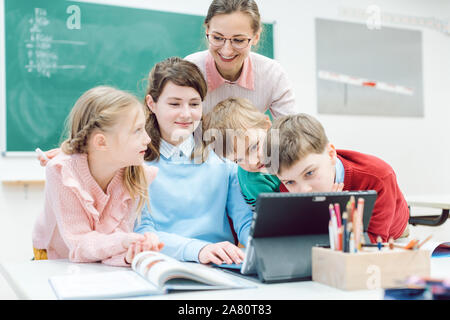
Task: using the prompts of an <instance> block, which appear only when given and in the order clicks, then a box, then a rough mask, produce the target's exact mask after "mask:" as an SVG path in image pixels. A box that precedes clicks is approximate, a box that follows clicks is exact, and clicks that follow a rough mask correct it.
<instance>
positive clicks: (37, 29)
mask: <svg viewBox="0 0 450 320" xmlns="http://www.w3.org/2000/svg"><path fill="white" fill-rule="evenodd" d="M28 22H29V24H30V29H29V32H30V37H29V39H27V40H25V47H26V49H27V58H28V62H27V64H26V65H25V69H26V70H27V71H28V72H30V73H33V72H36V73H37V74H38V75H40V76H44V77H47V78H50V77H51V75H52V74H54V73H55V72H57V71H58V70H67V69H85V68H86V66H85V65H76V64H74V65H70V64H64V65H59V64H58V54H57V48H56V47H55V46H57V45H72V46H84V45H86V44H87V43H86V42H83V41H71V40H54V39H53V36H51V35H49V34H46V33H45V29H46V27H47V26H49V25H50V24H51V22H50V20H49V18H48V17H47V10H45V9H41V8H35V9H34V17H32V18H31V19H30V20H28Z"/></svg>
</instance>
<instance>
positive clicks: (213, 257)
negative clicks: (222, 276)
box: [198, 241, 244, 265]
mask: <svg viewBox="0 0 450 320" xmlns="http://www.w3.org/2000/svg"><path fill="white" fill-rule="evenodd" d="M198 258H199V261H200V263H204V264H207V263H215V264H217V265H220V264H223V263H226V264H232V263H236V264H240V263H242V261H243V260H244V252H243V251H242V250H241V249H240V248H239V247H237V246H235V245H234V244H232V243H231V242H228V241H223V242H218V243H211V244H208V245H206V246H204V247H203V248H202V249H201V250H200V253H199V254H198Z"/></svg>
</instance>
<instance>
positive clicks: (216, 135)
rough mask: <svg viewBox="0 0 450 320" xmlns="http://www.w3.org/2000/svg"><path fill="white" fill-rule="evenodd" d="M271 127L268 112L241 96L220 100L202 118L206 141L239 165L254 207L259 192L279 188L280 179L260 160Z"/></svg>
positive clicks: (242, 182)
mask: <svg viewBox="0 0 450 320" xmlns="http://www.w3.org/2000/svg"><path fill="white" fill-rule="evenodd" d="M270 126H271V121H270V119H269V117H268V116H267V115H265V114H263V113H262V112H260V111H259V110H258V109H256V108H255V107H254V106H253V105H252V104H251V103H250V101H248V100H246V99H240V98H228V99H226V100H224V101H222V102H219V103H218V104H217V105H216V106H215V107H214V109H213V110H212V111H211V112H209V113H208V114H207V115H206V116H204V119H203V133H204V135H203V138H204V142H205V143H206V144H211V145H212V147H213V149H214V151H215V152H216V153H217V154H218V155H219V156H221V157H224V158H227V159H229V160H231V161H234V162H235V163H237V164H238V165H239V168H238V179H239V185H240V187H241V191H242V194H243V196H244V199H245V201H246V202H247V203H248V204H249V205H251V206H252V208H254V206H255V204H256V199H257V198H258V195H259V194H260V193H262V192H279V191H280V180H279V179H278V178H277V177H276V176H275V175H271V174H269V173H268V171H267V170H266V169H265V165H264V163H262V162H261V159H262V158H263V157H262V156H261V152H262V147H263V142H264V139H265V137H266V135H267V131H268V130H269V128H270Z"/></svg>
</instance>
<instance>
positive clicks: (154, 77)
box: [144, 57, 208, 161]
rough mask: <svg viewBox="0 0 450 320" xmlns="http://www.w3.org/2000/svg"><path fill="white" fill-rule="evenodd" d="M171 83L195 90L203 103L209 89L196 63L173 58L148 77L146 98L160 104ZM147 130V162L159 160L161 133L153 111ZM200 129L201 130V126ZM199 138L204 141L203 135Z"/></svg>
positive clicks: (158, 66) (151, 72)
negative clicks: (149, 97) (166, 86)
mask: <svg viewBox="0 0 450 320" xmlns="http://www.w3.org/2000/svg"><path fill="white" fill-rule="evenodd" d="M169 81H170V82H172V83H173V84H175V85H177V86H181V87H190V88H193V89H195V90H196V91H197V92H198V94H199V95H200V97H201V99H202V101H203V100H204V99H205V97H206V93H207V88H208V87H207V84H206V81H205V78H204V77H203V74H202V72H201V71H200V69H199V68H198V67H197V66H196V65H195V64H194V63H192V62H190V61H187V60H183V59H181V58H179V57H171V58H168V59H165V60H163V61H161V62H159V63H157V64H155V66H154V67H153V68H152V70H151V71H150V73H149V75H148V87H147V91H146V96H147V95H150V96H151V97H152V99H153V101H154V102H158V99H159V97H160V96H161V93H162V92H163V90H164V87H165V85H166V84H167V82H169ZM144 103H146V102H144ZM145 128H146V130H147V133H148V135H149V136H150V139H151V142H150V145H149V148H148V149H147V152H146V154H145V160H147V161H152V160H155V159H159V155H160V153H159V147H160V145H161V131H160V129H159V124H158V120H157V119H156V115H155V114H154V113H153V112H151V110H150V115H149V118H148V120H147V123H146V126H145ZM198 128H199V129H200V130H201V125H199V127H198ZM199 137H200V139H201V140H202V136H201V134H200V136H199ZM196 145H198V146H200V145H202V143H197V141H196ZM202 150H203V149H202ZM192 158H193V157H192Z"/></svg>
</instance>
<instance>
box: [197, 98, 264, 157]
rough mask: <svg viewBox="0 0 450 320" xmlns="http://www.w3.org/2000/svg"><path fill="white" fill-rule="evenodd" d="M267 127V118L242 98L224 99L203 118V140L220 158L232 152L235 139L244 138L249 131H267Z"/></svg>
mask: <svg viewBox="0 0 450 320" xmlns="http://www.w3.org/2000/svg"><path fill="white" fill-rule="evenodd" d="M267 126H268V117H267V116H266V115H265V114H263V113H262V112H261V111H259V110H258V109H256V108H255V107H254V106H253V104H252V103H251V102H250V101H249V100H247V99H243V98H228V99H225V100H223V101H221V102H219V103H218V104H217V105H216V106H215V107H214V108H213V109H212V110H211V112H209V113H208V114H207V115H205V116H204V118H203V133H204V137H205V140H207V139H208V140H209V141H208V143H207V144H208V145H212V146H213V148H214V150H215V151H216V153H217V154H218V155H219V156H221V157H226V156H227V155H229V154H231V153H233V152H234V147H235V141H234V139H235V137H244V136H245V133H246V132H247V130H249V129H263V130H267V129H268V127H267ZM230 133H231V135H230ZM230 139H232V141H230Z"/></svg>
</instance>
